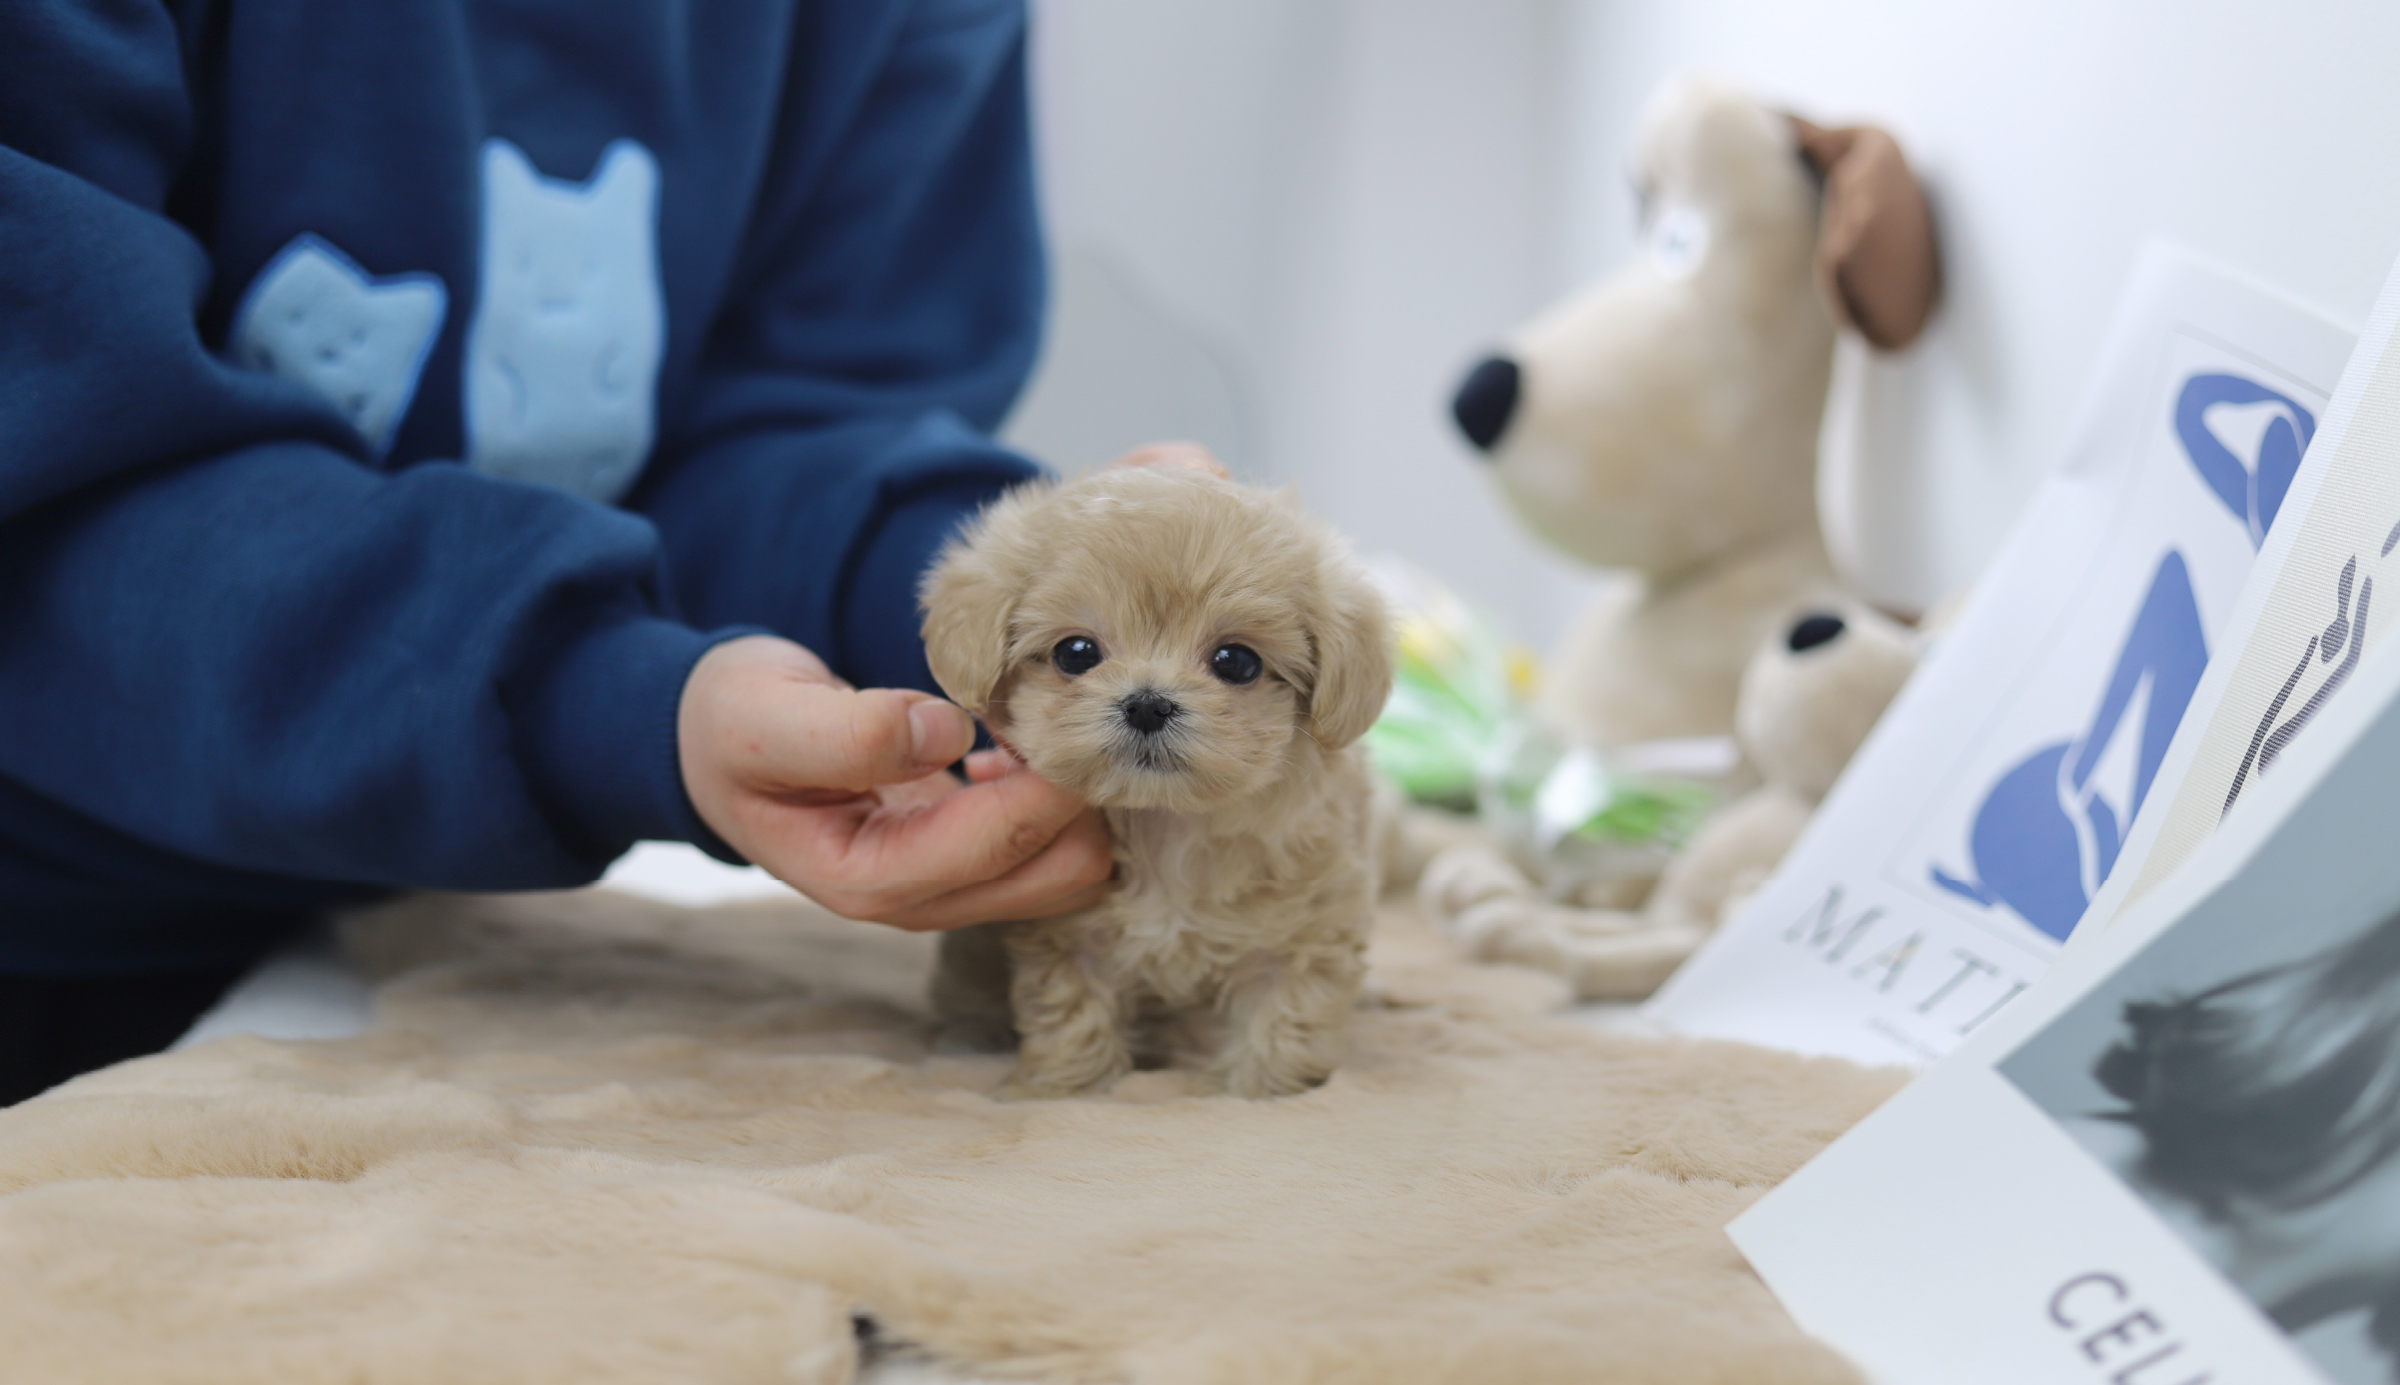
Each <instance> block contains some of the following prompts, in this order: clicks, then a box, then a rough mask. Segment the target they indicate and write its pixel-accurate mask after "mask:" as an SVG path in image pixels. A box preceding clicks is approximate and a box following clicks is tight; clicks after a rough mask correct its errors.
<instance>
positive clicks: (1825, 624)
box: [1783, 611, 1850, 654]
mask: <svg viewBox="0 0 2400 1385" xmlns="http://www.w3.org/2000/svg"><path fill="white" fill-rule="evenodd" d="M1849 628H1850V627H1849V626H1847V625H1844V624H1843V623H1842V618H1841V617H1840V616H1837V615H1834V614H1832V613H1831V612H1827V611H1819V612H1817V613H1816V614H1815V615H1806V616H1802V617H1800V618H1799V619H1798V620H1795V621H1793V622H1792V628H1791V630H1790V631H1788V632H1787V633H1786V634H1785V635H1784V637H1783V644H1784V647H1785V648H1786V649H1789V650H1791V651H1792V652H1793V653H1794V654H1805V653H1807V652H1808V651H1809V650H1812V649H1814V648H1816V647H1817V646H1818V645H1821V644H1831V643H1833V642H1834V641H1835V640H1838V639H1840V638H1841V637H1842V632H1843V631H1844V630H1847V629H1849Z"/></svg>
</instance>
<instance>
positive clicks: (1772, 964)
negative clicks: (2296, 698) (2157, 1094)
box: [1648, 245, 2363, 1064]
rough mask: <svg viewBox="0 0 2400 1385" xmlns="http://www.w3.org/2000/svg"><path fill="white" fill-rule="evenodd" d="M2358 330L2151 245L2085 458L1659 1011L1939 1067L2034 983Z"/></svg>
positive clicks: (2119, 837) (2068, 471)
mask: <svg viewBox="0 0 2400 1385" xmlns="http://www.w3.org/2000/svg"><path fill="white" fill-rule="evenodd" d="M2352 341H2353V338H2352V336H2351V334H2350V333H2348V332H2346V331H2344V330H2343V329H2342V328H2341V327H2339V326H2338V325H2336V324H2334V323H2332V322H2330V321H2329V320H2327V319H2325V318H2324V317H2322V316H2320V315H2319V314H2317V313H2315V312H2313V311H2311V310H2309V309H2307V308H2305V307H2302V306H2300V305H2298V304H2296V303H2294V302H2292V301H2290V300H2289V299H2287V298H2284V297H2283V296H2281V295H2279V294H2276V293H2274V292H2273V291H2271V290H2268V289H2266V288H2263V287H2260V286H2258V285H2255V284H2252V283H2250V282H2248V281H2246V280H2243V279H2241V278H2239V277H2237V276H2235V275H2233V274H2231V273H2229V272H2226V271H2224V270H2221V269H2217V268H2213V267H2211V266H2209V265H2207V264H2205V263H2203V262H2201V261H2199V260H2197V259H2195V258H2193V257H2192V256H2190V255H2188V254H2186V253H2183V252H2180V251H2176V250H2174V249H2171V248H2169V247H2165V246H2155V245H2154V246H2152V247H2150V248H2149V249H2147V250H2146V251H2145V252H2144V253H2143V255H2142V257H2141V260H2140V262H2139V264H2138V265H2137V267H2136V270H2135V273H2134V276H2133V281H2132V284H2131V285H2130V287H2129V289H2128V291H2127V293H2126V296H2125V299H2124V301H2123V303H2122V305H2121V306H2120V308H2119V311H2118V314H2117V318H2116V323H2115V326H2114V327H2113V328H2112V330H2111V332H2110V335H2109V338H2108V341H2107V343H2106V344H2105V346H2104V349H2103V352H2102V356H2101V364H2100V367H2099V370H2098V373H2097V377H2096V382H2095V387H2094V390H2093V394H2092V397H2091V399H2090V400H2089V401H2088V402H2087V404H2086V407H2085V410H2084V413H2083V416H2082V420H2081V423H2080V425H2079V426H2078V428H2077V430H2076V432H2075V435H2074V441H2073V443H2072V445H2071V447H2070V448H2069V452H2068V456H2067V460H2066V464H2065V465H2064V466H2063V467H2062V468H2061V469H2060V471H2059V472H2058V473H2057V474H2056V475H2055V476H2053V477H2052V478H2051V479H2050V480H2049V481H2048V482H2047V483H2045V485H2044V486H2043V488H2042V489H2041V491H2040V492H2039V493H2038V494H2037V495H2036V496H2035V498H2034V500H2033V502H2032V504H2031V505H2030V506H2029V508H2028V510H2027V512H2026V515H2025V517H2024V518H2023V520H2022V521H2020V523H2019V524H2018V526H2017V527H2016V529H2015V530H2014V531H2013V532H2012V534H2011V536H2010V539H2009V541H2008V542H2007V544H2006V545H2005V546H2004V547H2003V549H2002V551H2001V553H2000V555H1999V556H1998V557H1997V558H1996V559H1995V560H1994V562H1993V563H1992V565H1991V568H1990V570H1989V572H1988V573H1987V574H1986V576H1985V577H1984V578H1983V579H1982V580H1981V581H1980V582H1979V583H1978V584H1977V587H1976V589H1975V592H1974V594H1973V595H1972V597H1971V598H1970V599H1969V601H1968V602H1967V603H1966V605H1965V607H1964V609H1963V610H1962V612H1961V614H1960V616H1959V618H1958V620H1957V621H1956V622H1955V623H1954V624H1953V625H1952V626H1951V627H1950V629H1949V630H1948V631H1947V632H1946V633H1944V634H1943V635H1942V636H1941V637H1940V639H1939V641H1938V643H1937V644H1936V645H1935V647H1934V648H1933V649H1932V650H1931V651H1930V652H1929V654H1928V656H1927V658H1926V661H1925V663H1924V665H1923V666H1922V667H1921V668H1920V669H1919V671H1918V673H1917V676H1916V677H1915V678H1914V679H1912V680H1911V681H1910V683H1909V685H1908V687H1907V688H1906V689H1904V690H1903V691H1902V693H1901V695H1900V697H1899V698H1898V699H1896V700H1895V702H1894V703H1893V705H1892V708H1891V710H1890V711H1889V712H1888V713H1887V714H1886V715H1885V717H1884V719H1883V721H1882V723H1881V724H1880V725H1879V726H1878V727H1877V728H1876V730H1875V732H1874V734H1873V735H1872V736H1871V737H1869V739H1868V740H1867V742H1866V744H1865V745H1864V746H1863V747H1862V748H1861V749H1860V751H1859V753H1858V755H1857V756H1856V758H1855V759H1854V760H1853V761H1852V763H1851V765H1850V767H1849V769H1848V770H1847V772H1845V774H1844V775H1843V777H1842V780H1841V782H1840V783H1838V784H1837V785H1836V786H1835V787H1834V790H1833V792H1832V793H1831V794H1830V795H1828V796H1827V798H1826V800H1825V802H1824V805H1823V806H1822V807H1821V808H1820V809H1819V810H1818V812H1817V815H1816V817H1815V818H1814V820H1813V821H1812V822H1811V823H1810V825H1809V827H1808V829H1807V831H1806V832H1805V833H1804V834H1803V835H1802V837H1801V838H1800V840H1799V842H1798V843H1797V844H1795V846H1794V847H1793V849H1792V851H1791V852H1790V854H1789V855H1788V856H1787V857H1786V858H1785V860H1784V862H1783V863H1782V865H1781V866H1780V867H1779V868H1778V869H1777V870H1776V872H1775V873H1774V874H1773V875H1772V876H1771V877H1770V878H1769V880H1768V881H1767V883H1766V884H1765V885H1764V886H1762V887H1761V888H1760V889H1759V890H1758V892H1757V893H1756V894H1754V895H1753V896H1751V898H1750V899H1749V900H1748V901H1746V902H1745V903H1744V904H1743V905H1742V906H1741V907H1740V908H1739V909H1738V910H1737V911H1736V912H1735V913H1734V915H1733V916H1732V917H1731V918H1730V919H1728V920H1727V921H1726V923H1725V925H1724V927H1723V928H1721V929H1720V930H1719V932H1718V933H1717V935H1716V936H1715V937H1714V938H1713V939H1711V940H1710V942H1709V943H1708V944H1707V945H1706V946H1705V947H1704V948H1703V949H1702V950H1701V951H1700V952H1699V954H1698V955H1696V956H1695V957H1694V958H1693V959H1692V961H1691V962H1690V963H1688V964H1687V965H1686V966H1685V967H1684V968H1683V969H1682V970H1681V971H1680V972H1678V973H1677V974H1676V976H1675V977H1674V978H1673V979H1672V980H1670V981H1669V982H1668V984H1667V986H1666V987H1665V988H1664V989H1663V990H1661V992H1660V993H1659V995H1658V996H1657V997H1656V998H1655V999H1654V1000H1653V1001H1652V1002H1651V1004H1650V1006H1649V1009H1648V1014H1649V1015H1650V1017H1651V1018H1652V1019H1653V1020H1655V1021H1657V1022H1658V1023H1660V1024H1661V1025H1663V1026H1664V1027H1666V1028H1668V1029H1671V1030H1676V1031H1680V1032H1685V1033H1693V1034H1706V1035H1712V1036H1717V1037H1724V1038H1735V1039H1742V1040H1747V1041H1749V1042H1753V1043H1761V1044H1766V1045H1770V1046H1774V1047H1781V1048H1789V1049H1797V1050H1801V1051H1804V1052H1816V1053H1830V1054H1838V1055H1842V1056H1846V1057H1852V1058H1857V1059H1860V1060H1863V1061H1868V1062H1881V1063H1910V1064H1918V1063H1925V1062H1929V1061H1931V1060H1933V1059H1935V1058H1938V1057H1940V1056H1942V1055H1943V1054H1945V1053H1947V1052H1949V1051H1951V1050H1952V1049H1953V1048H1955V1047H1956V1046H1957V1045H1958V1044H1959V1043H1960V1042H1961V1041H1962V1040H1963V1039H1964V1038H1965V1037H1966V1036H1968V1035H1970V1034H1973V1033H1974V1032H1975V1031H1976V1030H1977V1029H1978V1028H1979V1027H1980V1026H1982V1025H1984V1024H1986V1023H1988V1022H1989V1021H1990V1020H1991V1019H1992V1017H1993V1016H1995V1015H1997V1014H1999V1013H2000V1012H2001V1011H2002V1010H2003V1009H2004V1008H2005V1007H2006V1006H2007V1005H2009V1004H2010V1003H2011V1002H2012V1001H2014V1000H2015V999H2016V998H2017V997H2020V996H2022V995H2023V994H2025V992H2026V991H2027V990H2028V988H2030V987H2031V986H2032V984H2033V983H2034V981H2035V980H2036V979H2037V978H2039V977H2040V976H2041V975H2042V974H2043V973H2044V972H2045V971H2046V970H2047V969H2048V968H2049V967H2050V965H2051V963H2052V962H2053V960H2054V959H2055V958H2056V957H2057V956H2058V954H2059V951H2060V948H2061V945H2062V944H2063V943H2064V941H2065V940H2066V939H2067V938H2068V937H2069V936H2070V935H2071V934H2072V933H2073V932H2074V931H2075V929H2076V926H2077V924H2078V922H2079V921H2080V920H2081V919H2082V918H2083V916H2084V914H2085V912H2086V910H2087V908H2088V907H2089V905H2090V904H2091V902H2092V899H2093V897H2094V896H2095V895H2096V894H2097V893H2099V892H2100V890H2101V888H2102V885H2103V882H2104V881H2106V880H2107V879H2108V878H2109V876H2110V873H2111V869H2112V867H2114V866H2116V865H2117V863H2118V860H2119V858H2120V856H2121V854H2122V853H2123V851H2124V850H2125V845H2126V832H2127V829H2128V828H2129V827H2130V826H2131V825H2133V824H2134V823H2135V822H2136V820H2137V817H2138V815H2139V814H2140V813H2141V810H2142V809H2143V806H2144V801H2145V799H2146V798H2148V797H2149V796H2150V795H2151V793H2152V791H2153V788H2154V785H2155V784H2156V782H2157V781H2158V778H2159V775H2160V772H2161V769H2162V766H2163V765H2164V763H2165V762H2166V760H2167V758H2168V752H2169V748H2170V746H2171V745H2172V743H2173V741H2174V737H2175V735H2176V731H2177V727H2178V726H2179V724H2180V723H2181V722H2182V720H2183V717H2184V712H2185V709H2186V707H2187V706H2188V705H2189V704H2190V703H2191V702H2192V700H2193V699H2194V697H2195V695H2196V694H2197V693H2198V692H2199V690H2200V688H2201V687H2202V684H2203V682H2204V677H2205V674H2206V672H2207V670H2208V667H2209V662H2210V660H2209V655H2210V652H2211V651H2212V650H2213V649H2214V648H2215V647H2216V646H2217V645H2218V644H2219V643H2221V642H2222V640H2223V638H2224V632H2225V631H2226V629H2227V626H2228V621H2229V618H2230V616H2231V615H2232V613H2233V611H2234V610H2235V607H2236V604H2237V601H2238V600H2239V598H2240V597H2241V594H2242V592H2243V590H2244V583H2245V581H2246V580H2247V579H2248V578H2249V576H2250V573H2251V570H2252V567H2253V565H2254V563H2255V562H2256V561H2257V560H2258V556H2259V553H2260V549H2261V546H2262V545H2263V544H2265V543H2266V541H2267V536H2268V535H2269V534H2270V532H2279V531H2278V529H2277V526H2276V519H2277V516H2278V514H2279V513H2281V512H2282V511H2283V510H2284V509H2285V508H2286V507H2287V506H2289V505H2291V504H2292V503H2293V502H2294V500H2295V499H2306V498H2307V497H2309V496H2312V495H2313V494H2314V493H2315V492H2314V489H2313V485H2314V483H2313V482H2312V481H2311V480H2310V479H2309V477H2310V465H2304V464H2303V458H2304V457H2306V458H2308V459H2309V462H2310V463H2311V464H2313V463H2314V461H2315V457H2316V453H2315V452H2314V451H2312V450H2311V448H2310V444H2311V442H2312V440H2313V439H2314V438H2315V437H2316V435H2317V432H2318V429H2319V426H2320V422H2321V420H2323V419H2324V418H2325V416H2326V408H2327V404H2328V398H2329V396H2330V394H2331V392H2332V386H2333V383H2334V381H2335V379H2336V378H2337V377H2338V376H2339V375H2340V373H2341V370H2342V366H2343V362H2344V360H2345V358H2346V357H2347V356H2348V355H2349V352H2350V349H2351V345H2352ZM2343 541H2347V535H2346V533H2345V535H2344V536H2343ZM2312 551H2313V550H2312ZM2295 580H2299V579H2295ZM2361 590H2363V588H2361ZM2320 628H2322V627H2321V626H2320ZM2321 647H2322V646H2321V645H2320V648H2321ZM2278 657H2282V656H2281V655H2278ZM2244 686H2247V685H2244ZM2224 705H2225V706H2227V707H2228V708H2232V707H2234V706H2235V705H2236V704H2235V703H2233V702H2226V703H2225V704H2224ZM2244 705H2246V704H2244ZM2227 714H2228V715H2231V714H2232V713H2231V712H2230V711H2229V712H2228V713H2227ZM2279 748H2280V747H2279ZM2253 773H2254V774H2255V771H2253ZM2195 782H2197V781H2195Z"/></svg>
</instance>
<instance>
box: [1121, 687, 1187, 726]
mask: <svg viewBox="0 0 2400 1385" xmlns="http://www.w3.org/2000/svg"><path fill="white" fill-rule="evenodd" d="M1120 705H1122V706H1123V707H1124V709H1125V724H1126V725H1127V726H1130V727H1132V728H1133V729H1134V730H1136V731H1139V732H1141V733H1142V734H1143V735H1145V736H1153V735H1156V734H1158V731H1159V729H1160V728H1161V727H1164V726H1165V725H1166V724H1167V723H1168V722H1170V721H1173V720H1174V719H1175V718H1176V716H1177V715H1178V714H1179V713H1181V712H1182V711H1183V709H1182V708H1181V707H1178V706H1176V705H1175V700H1174V699H1173V698H1171V697H1168V696H1167V695H1166V694H1164V693H1156V692H1149V691H1143V692H1137V693H1135V694H1134V695H1133V696H1131V697H1128V698H1126V699H1125V701H1124V702H1123V703H1122V704H1120Z"/></svg>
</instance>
